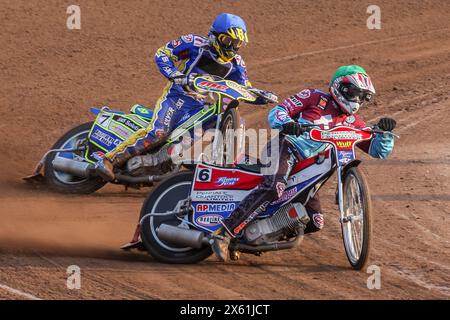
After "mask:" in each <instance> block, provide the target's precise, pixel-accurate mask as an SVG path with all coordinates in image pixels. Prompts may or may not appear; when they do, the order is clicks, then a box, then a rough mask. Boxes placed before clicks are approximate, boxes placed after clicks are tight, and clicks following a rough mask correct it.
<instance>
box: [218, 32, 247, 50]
mask: <svg viewBox="0 0 450 320" xmlns="http://www.w3.org/2000/svg"><path fill="white" fill-rule="evenodd" d="M217 39H218V40H219V42H220V44H221V45H222V46H223V48H224V49H227V50H231V49H233V50H236V51H237V50H238V49H239V48H240V47H242V45H243V44H244V41H242V40H239V39H234V38H232V37H231V36H229V35H227V34H223V33H222V34H219V36H218V38H217Z"/></svg>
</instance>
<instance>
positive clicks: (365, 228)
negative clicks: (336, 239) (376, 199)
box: [341, 167, 372, 270]
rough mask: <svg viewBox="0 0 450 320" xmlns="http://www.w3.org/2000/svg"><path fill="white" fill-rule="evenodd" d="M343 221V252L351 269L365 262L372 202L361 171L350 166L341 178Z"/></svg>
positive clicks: (360, 267) (367, 256) (369, 239)
mask: <svg viewBox="0 0 450 320" xmlns="http://www.w3.org/2000/svg"><path fill="white" fill-rule="evenodd" d="M343 197H344V221H342V222H341V227H342V237H343V240H344V248H345V253H346V255H347V259H348V261H349V262H350V264H351V266H352V267H353V269H356V270H361V269H362V268H363V267H364V266H365V265H366V263H367V260H368V258H369V252H370V241H371V236H372V221H371V219H372V217H371V213H372V203H371V200H370V193H369V187H368V185H367V182H366V179H365V177H364V175H363V173H362V172H361V171H360V170H359V169H358V168H357V167H353V168H350V169H349V170H348V171H347V172H346V174H345V176H344V178H343Z"/></svg>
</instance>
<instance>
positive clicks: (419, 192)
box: [0, 0, 450, 299]
mask: <svg viewBox="0 0 450 320" xmlns="http://www.w3.org/2000/svg"><path fill="white" fill-rule="evenodd" d="M231 3H232V4H231ZM78 4H79V5H80V6H81V17H82V26H81V30H78V31H77V30H74V31H69V30H68V29H67V28H66V17H67V15H66V13H65V12H66V4H64V3H61V2H60V1H34V2H32V3H31V2H30V1H12V0H11V1H4V2H3V3H2V5H1V6H0V21H1V22H0V23H1V30H2V32H1V34H0V44H1V46H2V50H1V52H0V83H1V86H0V108H1V109H0V110H1V114H2V121H1V123H0V136H1V137H2V140H1V142H0V146H1V148H0V150H1V154H0V161H1V163H2V166H1V167H0V193H1V194H0V219H1V223H0V298H7V299H25V298H33V297H37V298H44V299H55V298H63V299H67V298H69V299H70V298H75V299H79V298H82V299H112V298H119V299H205V298H207V299H220V298H221V299H283V298H294V299H309V298H318V299H330V298H336V299H361V298H364V299H366V298H367V299H380V298H388V299H410V298H420V299H429V298H444V299H448V298H449V297H450V285H449V284H450V225H449V214H450V206H449V204H450V182H449V181H450V148H449V147H450V143H449V141H450V133H449V130H448V113H449V111H450V100H449V99H448V98H449V96H450V93H449V88H450V37H449V32H450V14H449V12H450V2H448V1H430V0H428V1H416V2H413V1H395V3H394V2H392V1H378V2H377V4H378V5H379V6H380V7H381V10H382V29H381V30H368V29H367V28H366V19H367V17H368V15H367V14H366V8H367V6H368V5H369V4H371V2H365V1H361V2H359V3H358V4H355V3H354V1H324V0H318V1H314V2H313V3H310V2H304V1H302V2H300V1H279V3H276V4H275V3H274V2H273V1H258V2H257V4H256V1H255V2H253V1H245V3H244V2H243V3H236V2H235V1H233V2H227V1H221V2H217V3H216V2H214V4H212V3H209V4H208V5H207V6H206V5H203V1H185V2H179V1H177V2H173V1H168V2H167V1H165V2H164V3H163V2H161V3H157V2H156V1H151V2H150V1H148V2H147V1H126V2H119V1H116V2H111V3H110V2H108V4H106V3H104V2H101V1H95V2H93V1H79V2H78ZM229 10H232V11H233V12H234V13H238V14H240V15H242V16H243V17H244V19H246V21H247V24H248V27H249V30H250V31H249V37H250V45H249V46H248V47H246V48H244V49H243V52H242V54H243V56H244V57H245V58H246V64H247V66H248V68H249V74H250V77H251V79H252V81H253V84H254V85H255V86H258V87H263V88H268V89H271V90H273V91H275V92H276V93H278V95H279V96H280V97H286V96H287V95H289V94H291V93H293V92H296V91H298V90H300V89H303V88H305V87H319V88H322V89H325V88H326V84H327V81H328V79H329V77H330V75H331V73H332V72H333V70H334V69H335V68H336V67H338V66H339V65H343V64H350V63H357V64H360V65H362V66H364V67H365V68H366V69H367V71H368V72H369V73H370V74H371V76H372V78H373V81H374V82H375V85H376V88H377V91H378V97H377V103H376V106H373V107H372V108H370V109H367V110H362V111H361V113H362V115H363V116H365V118H366V119H368V120H370V121H375V119H376V118H377V117H379V116H382V115H391V116H393V117H395V118H396V119H397V120H398V130H397V131H398V133H399V134H400V135H401V139H400V140H398V141H397V144H396V148H395V152H394V153H393V155H392V157H391V158H390V159H389V160H387V161H377V160H368V158H367V157H366V156H362V157H363V158H364V159H367V160H368V161H366V162H365V164H363V168H364V171H365V173H366V174H367V176H368V179H369V184H370V187H371V191H372V196H373V205H374V213H375V217H374V218H375V219H374V237H373V238H374V242H373V251H372V255H371V259H370V262H369V264H374V265H377V266H379V267H380V268H381V272H382V288H381V290H368V289H367V287H366V281H367V277H368V276H369V275H368V274H366V273H365V272H364V271H362V272H355V271H352V270H350V268H349V266H348V263H347V261H346V258H345V254H344V251H343V246H342V240H341V236H340V232H339V224H338V221H337V211H336V208H335V206H334V205H332V200H333V199H332V193H333V190H334V186H333V185H332V184H330V185H329V186H326V187H324V189H323V191H322V192H321V194H322V198H323V205H324V211H325V213H326V227H325V229H324V230H323V231H322V232H320V233H318V234H314V235H311V236H308V237H306V239H305V241H304V242H303V243H302V246H301V247H300V248H299V249H297V250H294V251H286V252H275V253H267V254H265V255H263V256H262V257H259V258H258V257H254V256H243V258H242V259H241V260H239V261H238V262H232V263H228V264H222V263H219V262H217V261H216V259H215V258H214V257H211V258H210V259H208V260H207V261H204V262H203V263H200V264H198V265H193V266H190V265H187V266H171V265H163V264H160V263H156V262H155V261H154V260H153V259H152V258H151V257H150V256H147V255H145V254H143V253H124V252H121V251H120V250H119V249H118V247H119V246H120V245H121V244H122V243H124V242H127V241H128V240H129V239H130V237H131V235H132V232H133V229H134V226H135V223H136V220H137V216H138V214H139V210H140V206H141V204H142V202H143V200H144V197H145V195H146V192H147V190H141V191H127V192H125V191H123V189H122V188H118V187H107V188H104V189H103V190H101V191H100V192H97V193H96V194H93V195H90V196H63V195H58V194H53V193H50V192H47V191H45V190H42V189H33V188H30V187H28V186H27V185H26V184H24V183H23V182H22V181H21V177H22V176H25V175H27V174H29V173H30V171H31V170H32V168H33V167H34V165H35V163H36V162H37V161H38V160H39V158H40V156H41V155H42V154H43V153H44V152H45V150H46V149H48V148H49V147H50V146H51V144H52V143H53V142H54V141H55V140H56V139H57V138H58V137H59V136H61V134H62V133H63V132H65V131H67V130H68V129H70V128H71V127H73V126H75V125H77V124H79V123H82V122H86V121H88V120H90V119H91V115H90V114H89V112H88V107H90V106H92V105H109V106H111V107H114V108H117V109H121V110H126V109H127V108H128V107H129V106H131V105H132V104H134V103H142V104H147V105H149V106H151V105H152V104H153V103H154V101H156V99H157V97H158V96H159V94H160V92H161V90H162V88H163V85H164V80H163V78H162V77H161V75H160V74H159V73H158V72H157V70H156V67H155V65H154V64H153V60H152V59H153V54H154V52H155V51H156V49H157V48H158V47H159V46H161V45H162V44H163V43H165V42H166V41H168V40H172V39H174V38H176V37H178V36H179V35H182V34H186V33H198V34H205V33H206V32H207V30H208V28H209V24H210V21H211V20H212V18H213V17H214V16H215V15H216V14H217V13H219V12H221V11H229ZM186 12H189V14H188V15H187V14H186ZM187 16H188V17H189V18H186V17H187ZM269 108H270V107H255V106H244V107H242V108H241V110H242V113H243V115H244V117H245V118H247V125H248V126H250V127H252V126H255V125H259V126H265V125H266V120H265V119H266V115H267V112H268V110H269ZM250 114H251V115H252V116H251V117H250ZM370 121H369V122H370ZM73 264H75V265H78V266H80V267H81V271H82V288H81V289H80V290H68V289H67V288H66V277H67V275H66V268H67V266H69V265H73ZM13 289H14V290H17V291H14V290H13ZM25 293H26V294H29V295H28V296H27V295H24V294H25ZM30 295H32V296H30Z"/></svg>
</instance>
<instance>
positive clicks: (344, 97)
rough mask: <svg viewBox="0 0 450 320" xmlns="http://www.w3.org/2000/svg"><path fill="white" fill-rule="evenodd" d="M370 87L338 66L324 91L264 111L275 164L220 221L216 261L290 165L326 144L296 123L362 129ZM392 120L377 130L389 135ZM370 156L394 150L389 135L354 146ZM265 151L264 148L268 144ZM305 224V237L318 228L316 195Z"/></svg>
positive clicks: (271, 197) (351, 69)
mask: <svg viewBox="0 0 450 320" xmlns="http://www.w3.org/2000/svg"><path fill="white" fill-rule="evenodd" d="M374 94H375V89H374V87H373V85H372V82H371V80H370V78H369V76H368V75H367V73H366V72H365V70H364V69H363V68H361V67H359V66H343V67H341V68H338V70H337V71H336V73H335V74H334V76H333V78H332V79H331V82H330V93H325V92H322V91H320V90H318V89H305V90H303V91H300V92H299V93H297V94H294V95H292V96H291V97H289V98H287V99H286V100H284V101H283V102H282V103H281V104H279V105H277V106H276V107H275V108H273V109H272V110H271V111H270V113H269V117H268V120H269V124H270V126H271V127H272V128H275V129H280V131H281V134H280V135H279V138H278V142H279V158H278V160H279V163H278V168H277V170H276V172H275V173H274V174H272V175H266V176H264V179H263V181H262V182H261V184H260V185H258V186H257V187H256V188H255V189H254V190H253V191H252V192H251V193H250V194H249V195H248V196H247V197H245V198H244V199H243V200H242V201H241V203H240V204H239V207H238V208H237V209H235V210H234V211H233V212H232V213H231V215H230V216H229V217H228V218H227V219H224V220H222V221H221V223H222V225H223V228H220V229H218V231H216V232H215V235H219V237H217V238H216V240H215V242H214V244H213V246H212V248H213V250H214V252H215V253H216V254H217V256H218V257H219V258H220V259H221V260H226V259H227V257H228V245H229V242H230V240H231V238H233V237H238V236H239V235H240V234H241V231H242V230H243V229H244V228H245V227H246V226H247V225H248V224H249V223H250V222H251V221H252V220H253V219H254V218H255V217H256V216H257V215H258V214H259V213H260V212H261V210H264V208H266V207H267V205H268V204H269V203H271V202H273V201H276V200H277V199H278V198H279V197H280V196H281V195H282V193H283V191H284V189H285V188H286V184H287V179H288V176H289V174H290V172H291V169H292V167H293V166H294V164H295V163H296V162H298V161H299V160H302V159H307V158H310V157H314V156H316V155H318V154H319V153H320V152H322V151H324V150H325V149H326V148H327V147H328V145H327V144H324V143H321V142H317V141H312V140H310V139H307V137H306V135H305V132H304V129H303V128H302V127H301V124H315V125H317V126H318V127H321V128H322V129H328V128H330V127H334V126H337V125H345V126H350V127H355V128H364V127H366V126H367V125H366V123H365V122H364V120H363V119H362V118H361V117H360V116H359V115H357V114H356V112H357V111H358V109H359V107H360V106H361V105H364V104H365V103H368V102H370V101H371V100H372V98H373V95H374ZM395 125H396V122H395V120H393V119H391V118H382V119H380V121H379V122H378V127H379V128H380V129H382V130H385V131H392V130H393V129H394V128H395ZM357 146H358V147H359V148H361V149H362V150H363V151H365V152H366V153H368V154H369V155H371V156H372V157H375V158H380V159H384V158H386V157H388V156H389V154H390V153H391V152H392V149H393V147H394V139H393V136H392V135H391V134H389V133H385V134H375V135H374V137H373V138H372V139H370V140H367V141H363V142H361V143H359V144H358V145H357ZM269 148H270V145H269ZM306 209H307V212H308V215H309V217H310V222H309V223H308V225H307V226H306V229H305V234H306V233H311V232H316V231H318V230H321V229H322V228H323V221H324V219H323V215H322V210H321V206H320V201H319V197H318V195H317V194H316V195H315V196H314V197H313V198H312V199H310V200H309V201H308V203H307V204H306Z"/></svg>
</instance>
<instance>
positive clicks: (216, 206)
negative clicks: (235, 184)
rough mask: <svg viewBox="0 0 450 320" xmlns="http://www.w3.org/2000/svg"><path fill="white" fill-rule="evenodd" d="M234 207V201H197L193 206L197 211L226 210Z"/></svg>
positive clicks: (231, 209)
mask: <svg viewBox="0 0 450 320" xmlns="http://www.w3.org/2000/svg"><path fill="white" fill-rule="evenodd" d="M235 208H236V204H235V203H199V204H197V205H196V206H195V211H197V212H227V211H233V210H234V209H235Z"/></svg>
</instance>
